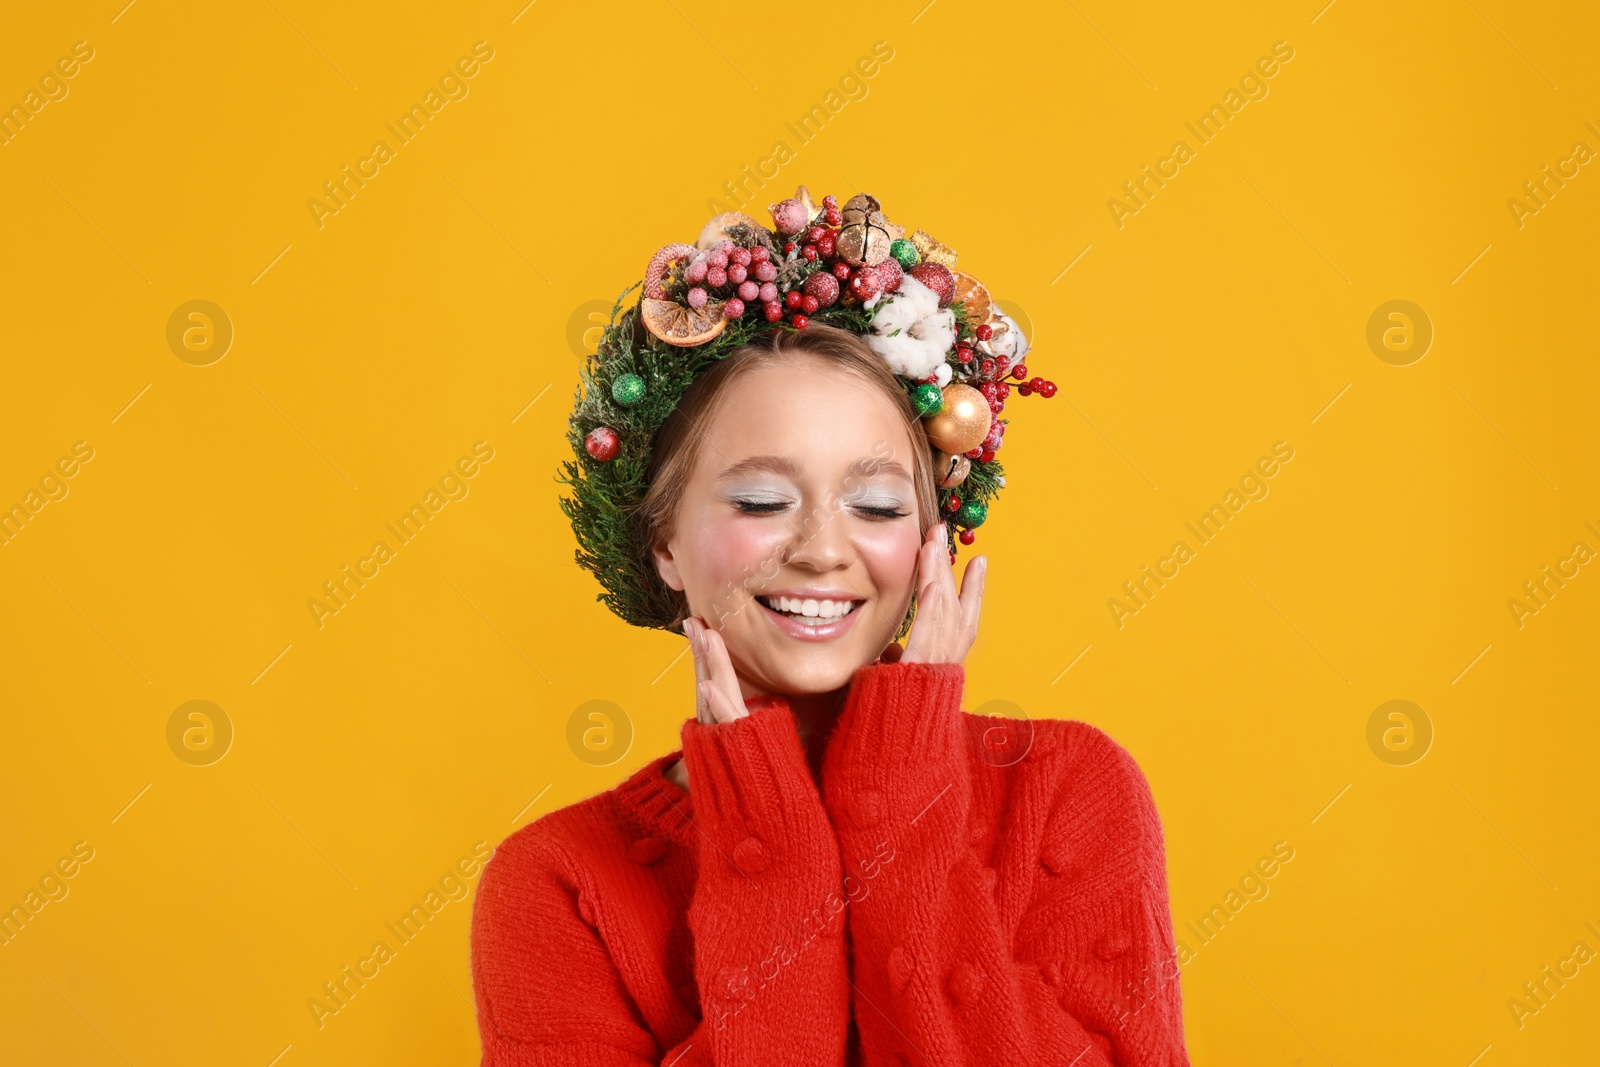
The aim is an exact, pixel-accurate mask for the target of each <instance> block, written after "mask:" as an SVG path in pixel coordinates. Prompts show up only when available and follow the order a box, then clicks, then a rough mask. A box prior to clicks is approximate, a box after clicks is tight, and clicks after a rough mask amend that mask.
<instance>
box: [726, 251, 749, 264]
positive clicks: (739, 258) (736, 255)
mask: <svg viewBox="0 0 1600 1067" xmlns="http://www.w3.org/2000/svg"><path fill="white" fill-rule="evenodd" d="M728 258H729V259H730V260H732V261H733V262H734V263H737V264H738V265H739V266H741V267H748V266H749V265H750V250H749V249H748V248H735V249H734V250H733V251H732V252H729V253H728Z"/></svg>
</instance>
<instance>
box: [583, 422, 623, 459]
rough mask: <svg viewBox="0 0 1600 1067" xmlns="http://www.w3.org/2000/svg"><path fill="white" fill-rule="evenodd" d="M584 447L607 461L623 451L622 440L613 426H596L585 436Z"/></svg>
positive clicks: (596, 457) (595, 456) (594, 455)
mask: <svg viewBox="0 0 1600 1067" xmlns="http://www.w3.org/2000/svg"><path fill="white" fill-rule="evenodd" d="M583 447H584V448H585V449H587V450H588V452H589V455H591V456H593V457H594V458H595V459H597V460H599V461H600V462H601V463H605V462H608V461H610V460H613V459H616V458H617V453H618V452H621V451H622V442H621V441H619V440H618V439H617V431H615V430H613V429H612V428H611V427H609V426H596V427H595V428H594V429H592V430H590V431H589V436H588V437H586V438H584V441H583Z"/></svg>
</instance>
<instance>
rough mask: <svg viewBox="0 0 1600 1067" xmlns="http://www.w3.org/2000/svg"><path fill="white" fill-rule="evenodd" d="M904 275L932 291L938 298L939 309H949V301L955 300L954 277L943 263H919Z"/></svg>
mask: <svg viewBox="0 0 1600 1067" xmlns="http://www.w3.org/2000/svg"><path fill="white" fill-rule="evenodd" d="M906 273H907V274H909V275H911V276H912V277H913V278H915V279H916V280H917V281H919V282H921V283H922V284H923V285H926V286H927V287H928V288H929V289H932V290H933V292H934V295H935V296H937V297H938V298H939V306H940V307H942V308H947V307H949V306H950V301H952V300H954V299H955V298H956V279H955V275H953V274H951V273H950V268H949V267H947V266H945V265H944V264H943V263H919V264H917V265H916V266H915V267H912V268H911V269H910V270H909V271H907V272H906Z"/></svg>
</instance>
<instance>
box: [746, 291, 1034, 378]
mask: <svg viewBox="0 0 1600 1067" xmlns="http://www.w3.org/2000/svg"><path fill="white" fill-rule="evenodd" d="M761 313H762V314H763V315H765V316H766V317H767V321H768V322H777V321H778V320H779V319H781V318H783V305H782V304H780V303H778V302H777V301H776V300H769V301H767V302H766V303H765V304H762V305H761ZM1023 388H1027V387H1026V386H1024V387H1023Z"/></svg>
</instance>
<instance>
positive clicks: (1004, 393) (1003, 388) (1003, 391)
mask: <svg viewBox="0 0 1600 1067" xmlns="http://www.w3.org/2000/svg"><path fill="white" fill-rule="evenodd" d="M994 387H995V388H996V389H998V390H999V391H1000V399H1001V400H1004V399H1005V398H1006V397H1008V396H1010V395H1011V384H1010V383H1009V382H996V383H995V385H994Z"/></svg>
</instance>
